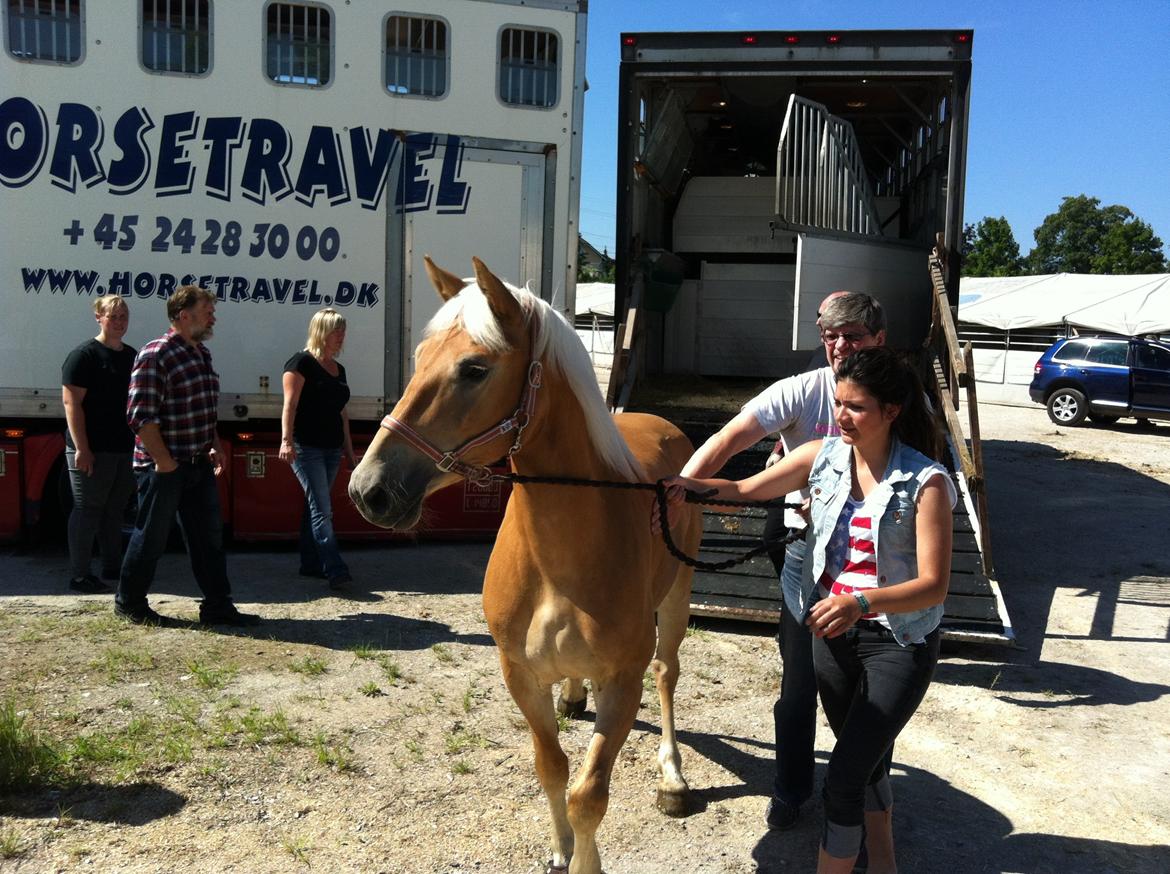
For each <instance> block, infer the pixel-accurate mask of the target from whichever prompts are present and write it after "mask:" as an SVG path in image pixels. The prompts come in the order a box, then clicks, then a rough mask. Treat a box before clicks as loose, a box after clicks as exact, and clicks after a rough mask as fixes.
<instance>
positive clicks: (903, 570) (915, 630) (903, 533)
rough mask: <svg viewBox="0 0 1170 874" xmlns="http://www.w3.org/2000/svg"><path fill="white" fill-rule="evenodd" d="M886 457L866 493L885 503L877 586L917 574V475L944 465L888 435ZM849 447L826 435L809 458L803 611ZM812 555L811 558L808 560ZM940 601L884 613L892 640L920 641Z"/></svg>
mask: <svg viewBox="0 0 1170 874" xmlns="http://www.w3.org/2000/svg"><path fill="white" fill-rule="evenodd" d="M892 440H893V442H892V444H891V446H890V460H889V463H888V464H887V466H886V472H885V476H883V477H882V480H881V482H880V483H878V484H877V487H876V488H875V489H874V491H873V492H871V493H870V495H869V496H868V497H867V499H866V500H867V503H869V505H870V506H872V507H875V512H876V508H877V507H884V510H883V511H882V513H881V518H880V519H879V520H878V525H877V527H876V528H875V529H874V531H873V539H874V551H875V554H876V556H877V578H878V586H879V587H882V586H892V585H894V584H896V583H904V582H906V580H909V579H913V578H914V577H916V576H918V551H917V536H916V527H915V524H914V519H915V515H916V510H917V506H916V503H915V502H916V499H917V496H918V486H919V478H918V476H919V474H921V473H922V472H923V471H924V470H925V469H926V468H928V467H936V468H938V469H939V471H941V472H942V473H944V474H945V473H946V471H945V469H944V468H943V467H942V466H941V465H939V464H937V463H936V462H933V461H931V460H930V459H929V458H927V457H926V456H925V455H923V454H922V453H921V452H918V451H917V450H916V449H911V448H910V447H909V446H905V445H903V444H902V442H901V441H899V440H898V438H897V437H893V438H892ZM852 453H853V448H852V447H851V446H849V445H848V444H847V443H845V442H844V441H842V440H841V439H840V438H839V437H830V438H829V439H827V440H825V442H824V445H823V446H822V447H821V451H820V452H818V453H817V457H816V458H815V459H814V460H813V466H812V471H811V472H810V474H809V478H808V484H809V491H810V492H811V495H812V502H811V510H810V512H811V516H812V525H811V527H812V540H811V543H810V551H809V554H808V556H807V557H806V558H805V562H804V577H803V579H802V580H801V601H802V603H801V610H802V612H801V615H802V616H804V615H805V614H806V613H807V612H808V608H809V607H810V606H811V600H812V595H813V592H814V587H815V581H816V580H819V579H820V578H821V574H822V573H824V570H825V547H826V545H827V544H828V542H829V538H830V537H831V536H832V534H833V528H834V526H835V525H836V524H837V520H838V519H839V518H840V516H841V510H842V509H843V508H844V506H845V501H846V500H847V499H848V497H849V490H850V488H851V487H852V482H853V478H852V471H851V456H852ZM810 559H811V560H810ZM942 614H943V608H942V605H941V604H938V605H935V606H934V607H927V608H926V609H925V610H914V611H912V612H909V613H889V614H887V617H888V619H889V622H890V628H891V629H892V630H893V632H894V639H895V640H897V641H898V643H899V644H901V645H902V646H906V645H907V644H910V643H913V642H914V641H917V640H921V639H922V638H923V637H925V636H926V635H927V634H929V633H930V632H931V631H933V630H934V629H935V628H936V627H938V624H939V621H940V620H941V619H942Z"/></svg>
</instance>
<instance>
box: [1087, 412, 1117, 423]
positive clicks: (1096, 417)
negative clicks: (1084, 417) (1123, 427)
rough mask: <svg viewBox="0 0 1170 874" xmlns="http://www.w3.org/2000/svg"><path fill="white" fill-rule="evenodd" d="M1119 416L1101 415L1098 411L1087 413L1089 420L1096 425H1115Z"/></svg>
mask: <svg viewBox="0 0 1170 874" xmlns="http://www.w3.org/2000/svg"><path fill="white" fill-rule="evenodd" d="M1120 418H1121V416H1102V415H1101V414H1100V413H1089V421H1090V422H1095V423H1096V424H1098V425H1116V424H1117V420H1118V419H1120Z"/></svg>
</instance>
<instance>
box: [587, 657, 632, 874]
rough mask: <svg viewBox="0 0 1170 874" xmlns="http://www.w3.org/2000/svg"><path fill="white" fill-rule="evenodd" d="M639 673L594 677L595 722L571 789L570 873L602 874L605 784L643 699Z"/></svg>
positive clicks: (607, 794) (606, 792) (606, 799)
mask: <svg viewBox="0 0 1170 874" xmlns="http://www.w3.org/2000/svg"><path fill="white" fill-rule="evenodd" d="M642 674H643V670H642V669H640V668H639V669H632V670H629V671H626V672H625V673H624V674H619V675H617V676H615V677H612V678H610V679H609V680H607V681H605V682H601V681H599V680H597V679H596V678H593V699H594V703H595V706H596V708H597V720H596V722H594V725H593V737H592V739H591V740H590V741H589V750H588V752H587V753H586V754H585V761H584V762H583V763H582V765H581V770H580V772H579V773H578V775H577V779H576V780H574V781H573V788H572V789H570V790H569V822H571V823H572V825H573V839H574V855H573V861H572V863H571V864H570V865H569V874H600V872H601V855H600V853H599V852H598V849H597V829H598V828H599V827H600V825H601V820H602V818H603V817H604V816H605V810H606V808H607V807H608V806H609V779H610V775H611V774H612V773H613V763H614V761H615V760H616V759H617V754H618V751H619V750H621V748H622V744H623V743H625V741H626V737H627V735H629V733H630V728H631V727H632V726H633V724H634V717H635V716H636V715H637V713H638V704H639V703H641V700H642Z"/></svg>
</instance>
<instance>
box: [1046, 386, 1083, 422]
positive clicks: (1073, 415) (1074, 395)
mask: <svg viewBox="0 0 1170 874" xmlns="http://www.w3.org/2000/svg"><path fill="white" fill-rule="evenodd" d="M1088 412H1089V405H1088V404H1087V403H1085V396H1084V395H1083V394H1081V392H1079V391H1077V390H1076V389H1075V388H1058V389H1057V390H1056V391H1054V392H1053V393H1052V395H1051V396H1050V397H1049V398H1048V418H1050V419H1051V420H1052V421H1053V422H1055V423H1056V424H1057V425H1068V426H1070V427H1071V426H1072V425H1079V424H1081V422H1083V421H1084V420H1085V414H1086V413H1088Z"/></svg>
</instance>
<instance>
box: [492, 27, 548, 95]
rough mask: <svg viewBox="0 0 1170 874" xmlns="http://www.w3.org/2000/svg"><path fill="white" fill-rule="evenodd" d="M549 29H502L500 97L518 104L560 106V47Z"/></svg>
mask: <svg viewBox="0 0 1170 874" xmlns="http://www.w3.org/2000/svg"><path fill="white" fill-rule="evenodd" d="M559 45H560V44H559V41H558V39H557V35H556V34H555V33H549V32H548V31H545V30H527V29H522V28H519V27H506V28H504V29H503V30H502V31H501V32H500V99H501V100H503V101H504V102H505V103H511V104H514V105H516V106H542V107H543V106H556V103H557V96H558V91H559V88H558V81H557V80H558V77H557V71H558V68H559V66H560V48H559Z"/></svg>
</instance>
